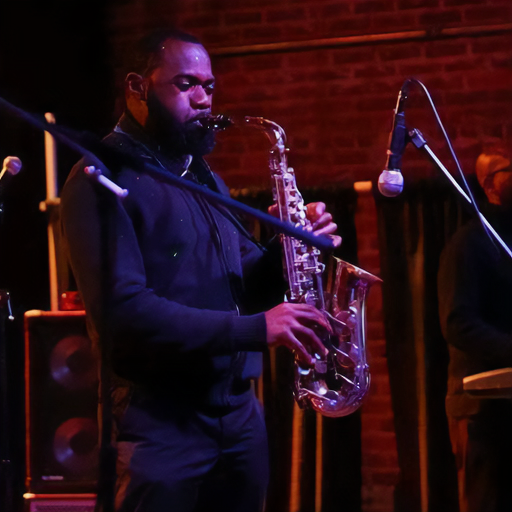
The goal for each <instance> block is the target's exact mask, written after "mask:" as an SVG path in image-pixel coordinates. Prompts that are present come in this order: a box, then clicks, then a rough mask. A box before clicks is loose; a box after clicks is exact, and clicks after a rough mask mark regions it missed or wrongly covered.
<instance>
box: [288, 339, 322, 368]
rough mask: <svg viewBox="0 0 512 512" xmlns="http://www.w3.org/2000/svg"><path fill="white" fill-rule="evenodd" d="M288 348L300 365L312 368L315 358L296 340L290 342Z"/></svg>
mask: <svg viewBox="0 0 512 512" xmlns="http://www.w3.org/2000/svg"><path fill="white" fill-rule="evenodd" d="M288 348H289V349H290V350H291V351H292V352H294V353H295V355H296V356H297V357H298V358H299V360H300V361H301V363H302V364H304V365H306V366H314V364H315V358H314V357H313V356H312V355H311V354H310V353H309V352H308V351H307V350H306V347H304V345H303V344H302V343H301V342H300V341H299V340H298V339H297V338H294V339H292V340H291V342H290V345H288Z"/></svg>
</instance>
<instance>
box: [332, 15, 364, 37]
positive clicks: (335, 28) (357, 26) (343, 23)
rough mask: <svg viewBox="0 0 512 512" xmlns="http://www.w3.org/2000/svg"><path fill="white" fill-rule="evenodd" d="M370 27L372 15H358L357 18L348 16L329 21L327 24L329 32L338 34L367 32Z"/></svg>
mask: <svg viewBox="0 0 512 512" xmlns="http://www.w3.org/2000/svg"><path fill="white" fill-rule="evenodd" d="M326 21H327V20H326ZM370 27H371V18H370V16H358V17H355V18H348V17H347V18H343V19H341V20H337V21H333V22H332V23H329V24H328V26H327V33H328V34H336V35H337V36H342V35H351V34H360V33H361V32H367V31H368V30H369V29H370Z"/></svg>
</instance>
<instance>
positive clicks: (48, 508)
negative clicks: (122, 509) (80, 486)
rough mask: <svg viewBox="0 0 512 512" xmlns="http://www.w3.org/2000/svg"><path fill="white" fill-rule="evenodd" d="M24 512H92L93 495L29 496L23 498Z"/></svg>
mask: <svg viewBox="0 0 512 512" xmlns="http://www.w3.org/2000/svg"><path fill="white" fill-rule="evenodd" d="M23 497H24V499H25V512H94V506H95V504H96V495H95V494H30V493H27V494H25V495H24V496H23Z"/></svg>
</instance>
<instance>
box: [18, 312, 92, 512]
mask: <svg viewBox="0 0 512 512" xmlns="http://www.w3.org/2000/svg"><path fill="white" fill-rule="evenodd" d="M25 386H26V387H25V395H26V399H25V407H26V426H27V428H26V458H27V464H26V488H27V492H29V493H35V494H42V493H44V494H45V495H46V494H58V493H65V494H77V495H78V494H83V493H94V492H95V491H96V481H97V473H98V467H99V460H98V458H99V448H98V424H97V406H98V359H97V357H96V356H95V353H94V351H93V348H92V346H91V341H90V339H89V338H88V336H87V329H86V325H85V313H84V312H83V311H51V312H49V311H38V310H32V311H27V312H26V313H25ZM61 505H62V503H61V504H60V505H58V506H61ZM38 506H39V505H38ZM43 506H45V507H46V506H48V507H50V504H49V502H47V503H46V504H43V503H42V504H41V507H43ZM56 506H57V505H56ZM62 506H63V505H62ZM66 506H67V505H66ZM77 506H78V505H77ZM84 506H85V505H84ZM30 510H32V509H30ZM34 510H36V509H34ZM37 510H38V511H42V510H47V511H50V510H68V508H65V509H63V508H62V509H61V508H55V509H51V508H45V509H43V508H37ZM69 510H71V509H69ZM72 510H75V509H72ZM77 510H78V509H77ZM81 510H82V509H81ZM83 510H86V509H83ZM87 510H88V509H87Z"/></svg>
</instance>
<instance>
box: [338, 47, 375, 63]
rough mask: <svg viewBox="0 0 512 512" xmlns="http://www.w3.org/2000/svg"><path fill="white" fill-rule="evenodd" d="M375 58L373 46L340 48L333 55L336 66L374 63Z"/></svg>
mask: <svg viewBox="0 0 512 512" xmlns="http://www.w3.org/2000/svg"><path fill="white" fill-rule="evenodd" d="M374 58H375V48H374V47H372V46H365V47H346V48H339V49H338V50H337V51H336V52H335V53H334V54H333V62H334V64H346V63H352V62H366V61H372V60H373V59H374Z"/></svg>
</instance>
